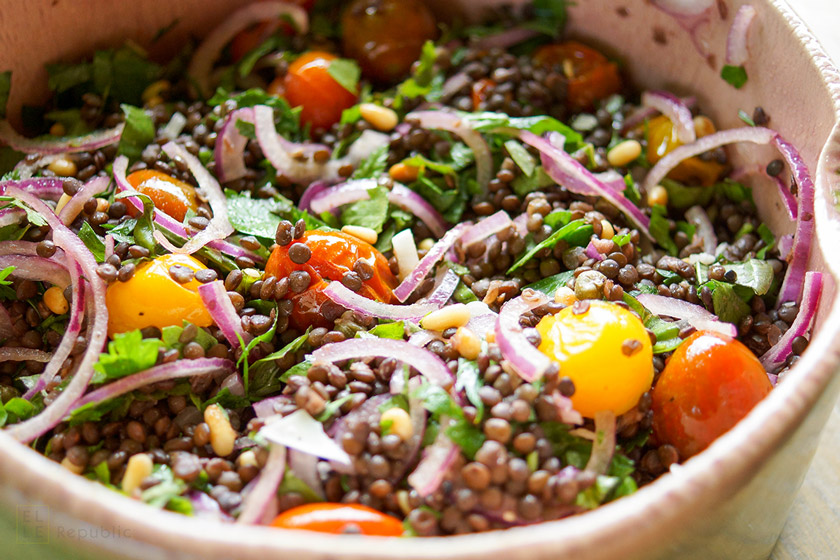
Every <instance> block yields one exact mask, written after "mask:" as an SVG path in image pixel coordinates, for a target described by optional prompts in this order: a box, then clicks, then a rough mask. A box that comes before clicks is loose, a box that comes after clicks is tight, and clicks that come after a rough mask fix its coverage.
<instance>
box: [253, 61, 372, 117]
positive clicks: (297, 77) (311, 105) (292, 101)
mask: <svg viewBox="0 0 840 560" xmlns="http://www.w3.org/2000/svg"><path fill="white" fill-rule="evenodd" d="M336 58H338V57H337V56H335V55H334V54H330V53H327V52H319V51H311V52H308V53H305V54H303V55H301V56H300V58H298V59H297V60H295V61H294V62H293V63H292V64H291V66H289V71H288V73H287V74H286V76H285V77H284V78H282V84H280V83H277V82H279V81H281V80H280V79H279V78H278V80H275V82H274V83H272V84H271V86H269V91H273V92H277V91H278V88H282V90H283V96H284V97H285V98H286V101H288V102H289V105H291V106H292V107H301V113H300V120H301V123H303V124H309V125H311V126H312V128H322V129H327V128H329V127H331V126H332V125H334V124H335V123H337V122H338V121H339V120H341V113H342V112H343V111H344V110H345V109H349V108H350V107H352V106H353V105H354V104H355V103H356V100H357V99H358V94H357V93H351V92H349V91H347V89H345V88H344V86H342V85H341V84H340V83H338V82H337V81H336V80H335V78H333V77H332V76H331V75H330V73H329V68H330V63H332V61H334V60H335V59H336Z"/></svg>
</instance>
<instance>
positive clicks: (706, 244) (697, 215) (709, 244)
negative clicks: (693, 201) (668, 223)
mask: <svg viewBox="0 0 840 560" xmlns="http://www.w3.org/2000/svg"><path fill="white" fill-rule="evenodd" d="M685 219H686V220H687V221H688V223H690V224H693V225H694V227H695V228H696V229H697V231H696V233H695V235H696V236H697V237H699V238H700V239H702V240H703V252H704V253H708V254H710V255H714V254H715V250H716V249H717V246H718V239H717V235H716V234H715V228H714V227H713V226H712V222H711V220H709V216H708V215H707V214H706V211H705V210H703V208H702V207H700V206H692V207H691V208H689V209H688V210H686V211H685Z"/></svg>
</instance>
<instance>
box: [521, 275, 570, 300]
mask: <svg viewBox="0 0 840 560" xmlns="http://www.w3.org/2000/svg"><path fill="white" fill-rule="evenodd" d="M574 277H575V271H574V270H567V271H566V272H561V273H560V274H555V275H554V276H549V277H548V278H543V279H542V280H539V281H537V282H534V283H533V284H529V285H528V286H525V288H530V289H532V290H537V291H538V292H542V293H544V294H546V295H549V296H553V295H554V293H555V292H556V291H557V290H558V289H560V288H562V287H563V286H565V285H566V284H568V283H569V281H570V280H571V279H572V278H574Z"/></svg>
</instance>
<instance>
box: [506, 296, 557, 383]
mask: <svg viewBox="0 0 840 560" xmlns="http://www.w3.org/2000/svg"><path fill="white" fill-rule="evenodd" d="M550 301H551V300H550V299H549V298H548V296H546V295H545V294H543V293H542V292H537V291H535V290H531V289H528V288H526V289H525V290H523V291H522V295H520V296H519V297H517V298H515V299H512V300H510V301H509V302H507V303H505V304H504V305H503V306H502V310H501V312H500V313H499V322H498V323H496V343H497V344H498V345H499V350H501V351H502V356H504V358H505V359H506V360H507V361H508V362H509V363H510V365H511V367H512V368H513V369H514V370H515V371H516V373H518V374H519V376H520V377H521V378H522V379H524V380H525V381H528V382H529V383H530V382H532V381H536V380H537V379H540V378H541V377H542V376H543V375H544V374H545V373H546V372H547V371H548V370H549V369H550V368H551V367H552V366H553V365H554V363H553V362H552V361H551V360H550V359H549V357H548V356H546V355H545V354H543V353H542V352H540V351H539V350H537V348H535V347H534V345H533V344H531V342H530V341H529V340H528V339H527V338H525V335H524V334H523V329H522V326H521V325H520V324H519V318H520V317H522V315H523V314H524V313H527V312H528V311H531V310H532V309H534V308H536V307H539V306H541V305H544V304H546V303H548V302H550Z"/></svg>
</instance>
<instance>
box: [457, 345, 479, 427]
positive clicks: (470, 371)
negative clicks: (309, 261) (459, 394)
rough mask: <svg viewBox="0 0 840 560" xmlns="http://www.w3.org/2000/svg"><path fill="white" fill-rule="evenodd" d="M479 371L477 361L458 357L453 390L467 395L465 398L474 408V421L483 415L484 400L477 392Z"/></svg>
mask: <svg viewBox="0 0 840 560" xmlns="http://www.w3.org/2000/svg"><path fill="white" fill-rule="evenodd" d="M482 385H484V384H483V383H482V382H481V372H480V371H479V369H478V363H477V362H475V361H473V360H467V359H464V358H458V372H457V374H456V381H455V390H456V391H461V390H463V391H464V393H466V395H467V399H468V400H469V401H470V402H471V403H472V404H473V406H474V407H475V408H476V410H477V413H476V422H480V421H481V418H482V416H483V415H484V401H482V400H481V397H480V396H479V394H478V391H479V389H481V387H482Z"/></svg>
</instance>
